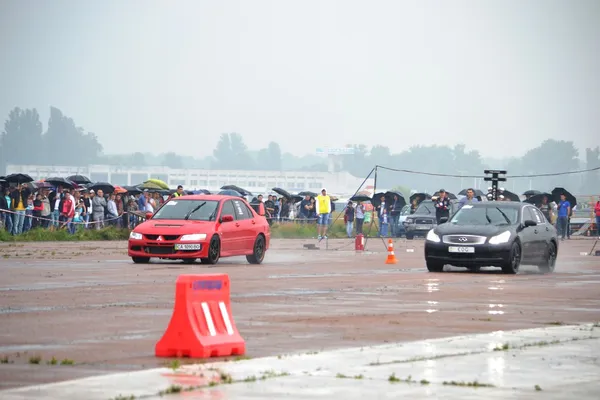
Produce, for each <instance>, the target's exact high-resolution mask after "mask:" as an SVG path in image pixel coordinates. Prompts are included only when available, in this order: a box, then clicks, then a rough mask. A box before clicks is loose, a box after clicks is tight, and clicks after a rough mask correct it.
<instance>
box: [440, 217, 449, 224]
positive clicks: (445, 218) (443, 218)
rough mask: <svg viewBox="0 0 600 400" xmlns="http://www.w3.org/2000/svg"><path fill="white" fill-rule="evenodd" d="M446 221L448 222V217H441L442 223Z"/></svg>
mask: <svg viewBox="0 0 600 400" xmlns="http://www.w3.org/2000/svg"><path fill="white" fill-rule="evenodd" d="M446 222H448V217H442V218H440V224H445V223H446Z"/></svg>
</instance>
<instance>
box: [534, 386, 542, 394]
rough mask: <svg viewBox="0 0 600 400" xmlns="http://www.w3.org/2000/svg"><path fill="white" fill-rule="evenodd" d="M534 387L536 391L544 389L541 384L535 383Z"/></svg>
mask: <svg viewBox="0 0 600 400" xmlns="http://www.w3.org/2000/svg"><path fill="white" fill-rule="evenodd" d="M533 388H534V389H535V391H536V392H541V391H542V388H541V387H540V385H535V386H534V387H533Z"/></svg>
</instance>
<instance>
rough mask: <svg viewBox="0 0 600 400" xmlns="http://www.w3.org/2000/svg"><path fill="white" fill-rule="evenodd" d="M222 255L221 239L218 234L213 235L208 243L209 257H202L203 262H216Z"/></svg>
mask: <svg viewBox="0 0 600 400" xmlns="http://www.w3.org/2000/svg"><path fill="white" fill-rule="evenodd" d="M219 257H221V241H220V240H219V237H218V236H216V235H215V236H213V237H212V238H211V239H210V244H209V245H208V257H206V258H202V259H201V261H202V264H216V263H218V262H219Z"/></svg>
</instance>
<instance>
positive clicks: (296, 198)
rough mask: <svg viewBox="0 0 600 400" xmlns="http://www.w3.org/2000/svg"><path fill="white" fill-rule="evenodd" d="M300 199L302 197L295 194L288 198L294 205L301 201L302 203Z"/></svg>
mask: <svg viewBox="0 0 600 400" xmlns="http://www.w3.org/2000/svg"><path fill="white" fill-rule="evenodd" d="M302 199H303V197H302V196H298V195H297V194H295V195H293V196H292V197H291V198H290V201H291V202H292V203H293V204H296V203H299V202H301V201H302Z"/></svg>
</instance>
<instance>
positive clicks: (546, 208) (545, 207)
mask: <svg viewBox="0 0 600 400" xmlns="http://www.w3.org/2000/svg"><path fill="white" fill-rule="evenodd" d="M537 208H539V209H540V211H541V212H542V214H544V217H546V219H547V220H548V223H550V224H551V223H552V207H551V206H550V204H548V196H544V197H542V203H541V204H540V205H539V206H537Z"/></svg>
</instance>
